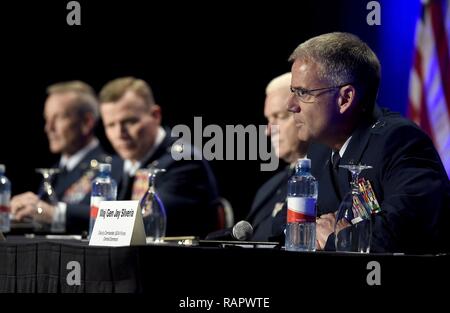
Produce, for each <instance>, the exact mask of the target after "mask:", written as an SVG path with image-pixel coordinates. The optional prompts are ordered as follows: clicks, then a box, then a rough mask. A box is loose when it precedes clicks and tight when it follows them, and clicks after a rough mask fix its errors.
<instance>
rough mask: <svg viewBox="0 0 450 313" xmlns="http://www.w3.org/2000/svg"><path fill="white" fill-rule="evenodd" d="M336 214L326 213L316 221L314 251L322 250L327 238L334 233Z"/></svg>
mask: <svg viewBox="0 0 450 313" xmlns="http://www.w3.org/2000/svg"><path fill="white" fill-rule="evenodd" d="M335 223H336V214H335V213H328V214H324V215H321V216H319V217H318V218H317V219H316V249H317V250H323V249H324V248H325V244H326V243H327V239H328V236H330V235H331V234H332V233H333V232H334V224H335Z"/></svg>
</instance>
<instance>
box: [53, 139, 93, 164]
mask: <svg viewBox="0 0 450 313" xmlns="http://www.w3.org/2000/svg"><path fill="white" fill-rule="evenodd" d="M98 145H99V142H98V139H97V138H93V139H92V140H91V141H90V142H89V143H88V144H87V145H86V146H84V148H82V149H80V150H78V152H77V153H75V154H74V155H71V156H69V157H68V156H65V155H63V156H61V159H60V160H59V167H60V168H64V167H65V168H66V170H67V171H69V172H70V171H71V170H73V169H74V168H75V167H76V166H77V165H78V164H79V163H80V162H81V160H83V158H84V157H85V156H86V155H87V154H88V153H89V152H90V151H92V150H94V149H95V148H97V146H98Z"/></svg>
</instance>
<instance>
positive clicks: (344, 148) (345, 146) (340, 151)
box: [331, 136, 352, 160]
mask: <svg viewBox="0 0 450 313" xmlns="http://www.w3.org/2000/svg"><path fill="white" fill-rule="evenodd" d="M350 139H352V136H350V137H348V138H347V140H346V141H345V142H344V144H343V145H342V147H341V149H339V156H340V157H341V158H342V156H343V155H344V153H345V150H347V147H348V144H349V143H350ZM335 153H336V152H335V151H334V150H331V160H333V155H334V154H335Z"/></svg>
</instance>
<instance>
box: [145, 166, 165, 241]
mask: <svg viewBox="0 0 450 313" xmlns="http://www.w3.org/2000/svg"><path fill="white" fill-rule="evenodd" d="M159 172H165V170H164V169H152V170H151V172H150V174H149V184H148V186H149V187H148V190H147V192H146V193H145V194H144V196H143V197H142V199H141V201H139V208H138V209H139V210H141V212H142V217H143V219H144V228H145V236H146V238H147V242H148V243H161V242H163V241H164V236H165V235H166V226H167V215H166V209H165V208H164V204H163V202H162V201H161V198H160V197H159V196H158V194H157V193H156V191H155V179H156V175H157V174H158V173H159Z"/></svg>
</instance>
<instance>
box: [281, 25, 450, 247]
mask: <svg viewBox="0 0 450 313" xmlns="http://www.w3.org/2000/svg"><path fill="white" fill-rule="evenodd" d="M290 60H291V61H292V62H293V64H292V81H291V91H292V95H291V98H290V100H289V104H288V109H289V111H291V112H293V113H294V119H295V123H296V126H297V128H298V135H299V139H301V140H304V141H309V140H311V141H313V142H316V144H314V145H312V146H311V148H310V149H309V150H308V157H309V158H311V159H312V171H313V175H314V176H315V177H316V178H317V179H318V181H319V196H318V201H317V205H318V216H319V217H320V218H318V220H317V226H316V234H317V249H332V248H333V247H334V235H333V231H334V226H335V223H336V218H335V212H336V210H337V209H338V207H339V204H340V203H341V201H342V200H343V197H344V195H345V194H347V193H348V191H349V189H350V185H349V172H347V171H346V170H345V169H342V168H339V164H341V165H343V164H350V163H353V164H358V163H361V164H366V165H371V166H372V167H373V168H372V169H368V170H365V171H363V172H362V173H361V174H360V177H364V178H365V179H366V180H369V181H370V182H371V184H372V187H373V190H374V193H375V196H376V198H377V200H378V202H379V204H380V207H381V212H380V213H379V214H376V215H374V216H373V219H372V226H373V228H372V229H373V232H372V243H371V252H405V253H438V252H444V251H449V230H450V214H449V213H450V200H449V198H450V191H449V190H450V187H449V181H448V177H447V174H446V172H445V170H444V167H443V165H442V162H441V160H440V158H439V155H438V153H437V151H436V149H435V148H434V146H433V143H432V141H431V140H430V138H429V137H428V136H427V135H426V134H425V133H424V132H423V131H421V130H420V129H419V128H418V127H417V126H416V125H415V124H413V123H412V122H411V121H409V120H407V119H404V118H402V117H401V116H400V115H398V114H395V113H392V112H389V111H387V110H381V109H380V108H378V107H377V106H376V105H375V100H376V96H377V92H378V86H379V81H380V76H381V75H380V67H381V66H380V63H379V61H378V58H377V56H376V55H375V53H374V52H373V51H372V50H371V49H370V48H369V47H368V46H367V45H366V44H365V43H364V42H362V41H361V40H360V39H359V38H358V37H356V36H354V35H352V34H348V33H329V34H324V35H321V36H318V37H314V38H312V39H310V40H308V41H306V42H304V43H302V44H300V45H299V46H298V47H297V48H296V49H295V51H294V52H293V53H292V55H291V57H290Z"/></svg>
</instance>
